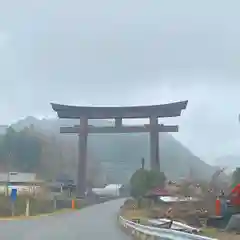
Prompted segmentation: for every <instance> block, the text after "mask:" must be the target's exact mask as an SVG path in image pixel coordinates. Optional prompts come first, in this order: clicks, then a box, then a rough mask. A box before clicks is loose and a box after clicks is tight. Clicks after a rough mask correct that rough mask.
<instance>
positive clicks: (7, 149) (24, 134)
mask: <svg viewBox="0 0 240 240" xmlns="http://www.w3.org/2000/svg"><path fill="white" fill-rule="evenodd" d="M43 145H44V142H43V139H41V138H40V137H39V135H38V134H37V133H36V132H35V131H34V130H33V129H32V128H31V127H30V128H24V129H23V130H21V131H15V130H14V129H13V128H12V127H9V128H8V129H7V131H6V133H5V134H4V135H0V167H1V168H2V170H5V171H23V172H34V171H36V170H37V169H38V168H39V167H40V164H41V157H42V152H43Z"/></svg>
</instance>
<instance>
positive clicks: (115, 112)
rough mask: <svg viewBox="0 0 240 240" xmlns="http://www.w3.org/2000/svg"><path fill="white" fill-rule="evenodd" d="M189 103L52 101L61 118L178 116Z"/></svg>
mask: <svg viewBox="0 0 240 240" xmlns="http://www.w3.org/2000/svg"><path fill="white" fill-rule="evenodd" d="M187 104H188V101H181V102H175V103H169V104H162V105H151V106H130V107H86V106H69V105H61V104H55V103H51V105H52V108H53V110H54V111H56V112H57V114H58V117H59V118H80V117H81V116H87V117H88V118H89V119H105V118H148V117H150V116H154V117H177V116H180V115H181V112H182V110H184V109H186V107H187Z"/></svg>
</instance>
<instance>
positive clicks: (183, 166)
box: [13, 117, 215, 182]
mask: <svg viewBox="0 0 240 240" xmlns="http://www.w3.org/2000/svg"><path fill="white" fill-rule="evenodd" d="M75 124H78V121H76V120H62V119H61V120H60V119H50V120H46V119H43V120H38V119H35V118H33V117H28V118H26V119H24V120H21V121H19V122H17V123H16V124H14V125H13V127H14V128H15V129H16V130H20V129H22V128H24V127H27V126H30V125H33V126H34V128H35V129H36V130H37V131H40V132H42V133H44V134H45V135H47V136H48V139H49V141H50V143H51V144H52V143H53V142H54V144H55V147H52V148H54V150H51V151H52V152H51V155H49V158H51V161H46V165H47V166H48V167H47V170H49V174H53V175H54V174H57V173H60V172H61V173H67V174H71V175H74V176H75V174H76V167H77V151H78V149H77V137H76V136H74V135H68V134H67V135H60V134H59V127H60V126H71V125H75ZM91 124H95V125H109V124H111V123H109V122H107V121H98V120H95V121H93V122H92V123H91ZM50 143H49V144H50ZM88 152H89V155H88V156H89V168H90V170H91V175H97V174H98V175H99V173H100V172H101V174H100V175H101V176H100V178H101V180H102V181H106V178H108V179H109V181H111V182H126V181H127V180H128V179H129V177H130V176H131V174H132V173H133V172H134V171H135V170H136V169H137V168H139V166H140V161H141V158H142V157H144V158H145V159H146V165H149V161H148V159H149V141H148V134H121V135H116V134H112V135H107V134H102V135H90V136H89V141H88ZM50 156H51V157H50ZM160 159H161V168H162V170H163V171H164V172H165V173H166V175H167V176H168V177H169V178H171V179H177V178H179V177H186V176H188V175H189V172H190V169H192V172H193V176H194V177H195V178H201V179H206V178H210V177H211V175H212V174H213V172H214V171H215V168H213V167H211V166H210V165H208V164H206V163H205V162H203V161H202V160H201V159H199V158H198V157H196V156H194V155H193V154H192V153H191V152H190V151H189V150H188V149H187V148H186V147H184V146H183V145H182V144H181V143H180V142H179V141H177V140H176V139H174V138H173V137H172V136H171V135H170V134H166V133H161V134H160ZM51 169H52V170H51ZM50 170H51V171H53V172H54V173H50V172H51V171H50ZM93 172H94V174H93Z"/></svg>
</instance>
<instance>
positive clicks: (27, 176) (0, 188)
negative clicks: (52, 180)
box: [0, 172, 44, 194]
mask: <svg viewBox="0 0 240 240" xmlns="http://www.w3.org/2000/svg"><path fill="white" fill-rule="evenodd" d="M43 184H44V181H43V180H39V179H37V177H36V173H22V172H8V173H0V194H10V193H11V190H12V188H16V189H17V192H18V193H19V194H25V193H26V194H29V193H33V194H34V193H36V192H37V191H38V189H39V188H40V186H42V185H43Z"/></svg>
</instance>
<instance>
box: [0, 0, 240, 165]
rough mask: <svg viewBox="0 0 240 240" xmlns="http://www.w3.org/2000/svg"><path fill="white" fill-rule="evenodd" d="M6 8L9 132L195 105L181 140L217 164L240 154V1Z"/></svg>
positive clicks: (3, 36) (2, 57)
mask: <svg viewBox="0 0 240 240" xmlns="http://www.w3.org/2000/svg"><path fill="white" fill-rule="evenodd" d="M0 3H1V4H0V83H1V87H0V110H1V118H0V124H8V123H11V122H15V121H16V120H18V119H20V118H23V117H25V116H28V115H33V116H54V113H53V111H52V109H51V107H50V104H49V103H50V102H58V103H65V104H79V105H137V104H145V105H147V104H159V103H167V102H169V101H177V100H186V99H188V100H189V105H188V109H187V110H186V111H185V113H184V115H183V116H182V117H181V118H179V119H176V120H174V122H176V123H179V124H180V126H181V128H180V132H179V133H178V134H175V136H176V137H177V138H178V139H180V140H181V142H183V143H184V144H185V145H187V146H188V147H189V148H190V149H191V150H192V151H193V152H194V153H196V154H197V155H199V156H200V157H202V158H203V159H204V160H206V161H208V162H213V161H214V158H216V157H218V156H221V155H227V154H240V148H239V146H240V124H238V113H239V112H240V107H239V103H240V45H239V44H240V28H239V23H240V15H239V9H240V1H239V0H228V1H226V0H211V1H209V0H194V1H193V0H181V1H180V0H150V1H146V0H121V1H120V0H118V1H113V0H108V1H107V0H101V1H100V0H87V1H86V0H84V1H83V0H51V1H49V0H41V1H33V0H21V1H19V0H11V1H6V0H0ZM170 122H172V121H170Z"/></svg>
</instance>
